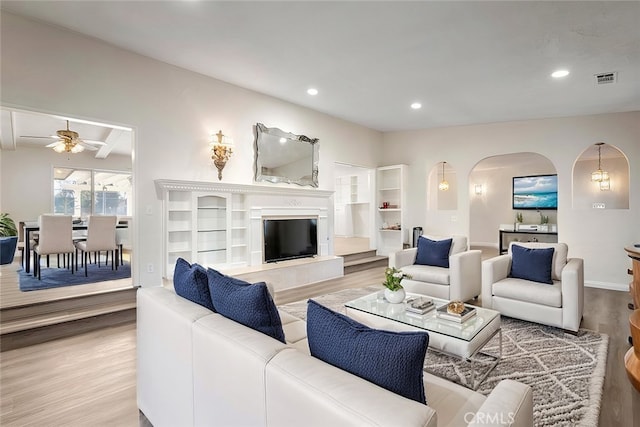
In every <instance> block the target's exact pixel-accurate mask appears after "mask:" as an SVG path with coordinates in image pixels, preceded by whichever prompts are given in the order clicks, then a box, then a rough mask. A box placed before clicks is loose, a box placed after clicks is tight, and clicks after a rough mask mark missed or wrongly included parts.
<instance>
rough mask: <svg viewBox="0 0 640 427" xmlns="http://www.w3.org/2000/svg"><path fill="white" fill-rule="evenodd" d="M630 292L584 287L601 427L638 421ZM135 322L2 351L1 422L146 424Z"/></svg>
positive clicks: (317, 290) (373, 275)
mask: <svg viewBox="0 0 640 427" xmlns="http://www.w3.org/2000/svg"><path fill="white" fill-rule="evenodd" d="M383 271H384V268H383V267H378V268H375V269H371V270H366V271H362V272H356V273H352V274H350V275H348V276H345V277H343V278H341V279H336V280H332V281H329V282H325V283H324V284H320V285H317V286H313V287H311V288H309V289H307V291H308V292H306V293H305V292H303V291H301V290H295V291H294V290H291V291H287V292H282V293H280V294H277V295H276V296H275V300H276V301H277V303H278V304H284V303H286V302H290V301H295V300H299V299H303V298H308V297H312V296H314V295H320V294H321V293H326V292H333V291H335V290H338V289H342V288H351V287H362V286H367V285H371V284H374V283H380V282H381V281H382V277H383ZM629 301H630V299H629V296H628V294H627V293H625V292H617V291H609V290H601V289H593V288H587V289H585V315H584V320H583V323H582V327H583V328H587V329H592V330H596V331H599V332H603V333H606V334H608V335H609V339H610V342H609V353H608V358H607V373H606V377H605V385H604V395H603V400H602V403H601V410H600V423H599V425H600V426H601V427H635V426H640V395H639V393H638V392H636V391H635V390H634V389H633V388H632V387H631V386H630V383H629V381H628V380H627V377H626V372H625V370H624V363H623V356H624V353H625V352H626V351H627V349H628V348H629V347H630V346H629V344H628V342H627V336H628V334H629V325H628V316H629V314H630V311H629V310H628V309H627V303H628V302H629ZM135 333H136V330H135V323H134V322H132V321H129V322H128V323H125V324H123V325H117V326H112V327H107V328H104V329H101V330H99V331H93V332H88V333H83V334H79V335H77V336H73V337H68V338H62V339H58V340H54V341H50V342H46V343H43V344H37V345H33V346H29V347H24V348H20V349H16V350H9V351H5V352H2V353H0V385H1V389H0V400H1V402H2V403H1V414H0V425H2V426H27V425H29V426H54V425H56V426H58V425H65V426H137V425H144V418H142V419H141V418H140V416H139V413H138V410H137V406H136V393H135V389H136V377H135V369H136V367H135V360H136V344H135V342H136V336H135Z"/></svg>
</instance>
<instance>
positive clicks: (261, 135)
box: [255, 123, 320, 187]
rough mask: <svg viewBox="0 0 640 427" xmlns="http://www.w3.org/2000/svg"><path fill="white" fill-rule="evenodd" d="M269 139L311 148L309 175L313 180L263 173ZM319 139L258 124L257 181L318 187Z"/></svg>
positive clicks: (256, 149)
mask: <svg viewBox="0 0 640 427" xmlns="http://www.w3.org/2000/svg"><path fill="white" fill-rule="evenodd" d="M267 137H276V138H278V139H280V138H286V140H287V141H286V143H288V144H307V145H308V146H309V151H310V157H311V165H310V166H311V169H310V170H309V175H310V176H311V179H304V177H289V176H276V175H265V174H263V173H262V165H263V161H264V157H265V150H267V148H268V147H267V146H266V144H267V142H268V141H266V139H267ZM318 141H319V140H318V138H309V137H308V136H305V135H296V134H293V133H290V132H285V131H283V130H281V129H278V128H269V127H266V126H265V125H263V124H262V123H256V140H255V153H256V154H255V180H256V181H266V182H273V183H282V182H284V183H287V184H297V185H301V186H304V185H308V186H311V187H318V161H319V149H320V144H319V143H318ZM305 176H306V175H305Z"/></svg>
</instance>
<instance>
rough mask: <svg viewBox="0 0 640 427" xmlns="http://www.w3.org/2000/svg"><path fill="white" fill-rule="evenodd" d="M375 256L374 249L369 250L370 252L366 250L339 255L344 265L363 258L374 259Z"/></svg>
mask: <svg viewBox="0 0 640 427" xmlns="http://www.w3.org/2000/svg"><path fill="white" fill-rule="evenodd" d="M375 255H376V250H375V249H370V250H366V251H360V252H353V253H350V254H344V255H340V256H341V257H342V258H343V259H344V263H345V265H346V264H347V263H349V262H351V261H355V260H359V259H365V258H371V257H374V256H375Z"/></svg>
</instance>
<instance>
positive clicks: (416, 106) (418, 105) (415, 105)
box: [411, 102, 422, 110]
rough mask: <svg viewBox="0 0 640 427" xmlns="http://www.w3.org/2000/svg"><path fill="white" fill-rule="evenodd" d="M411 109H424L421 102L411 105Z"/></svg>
mask: <svg viewBox="0 0 640 427" xmlns="http://www.w3.org/2000/svg"><path fill="white" fill-rule="evenodd" d="M411 108H413V109H414V110H419V109H421V108H422V104H420V103H419V102H414V103H413V104H411Z"/></svg>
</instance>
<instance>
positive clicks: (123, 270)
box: [18, 262, 131, 292]
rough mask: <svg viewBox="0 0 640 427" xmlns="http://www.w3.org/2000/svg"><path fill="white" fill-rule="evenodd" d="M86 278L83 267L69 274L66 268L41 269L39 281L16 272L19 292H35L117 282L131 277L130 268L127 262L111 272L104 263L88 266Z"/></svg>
mask: <svg viewBox="0 0 640 427" xmlns="http://www.w3.org/2000/svg"><path fill="white" fill-rule="evenodd" d="M87 272H88V276H87V277H85V276H84V267H78V271H75V272H74V273H73V274H71V270H67V269H66V268H57V267H53V268H45V267H43V268H42V273H41V277H42V279H41V280H38V278H37V277H33V275H32V273H25V272H24V269H22V268H20V269H19V270H18V277H19V279H20V290H21V291H23V292H26V291H36V290H39V289H50V288H61V287H63V286H75V285H86V284H87V283H94V282H104V281H105V280H118V279H126V278H128V277H131V266H130V265H129V263H128V262H125V263H124V265H119V266H118V270H111V264H109V265H108V266H105V265H104V263H103V264H102V265H100V267H98V265H97V264H89V265H88V268H87Z"/></svg>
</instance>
